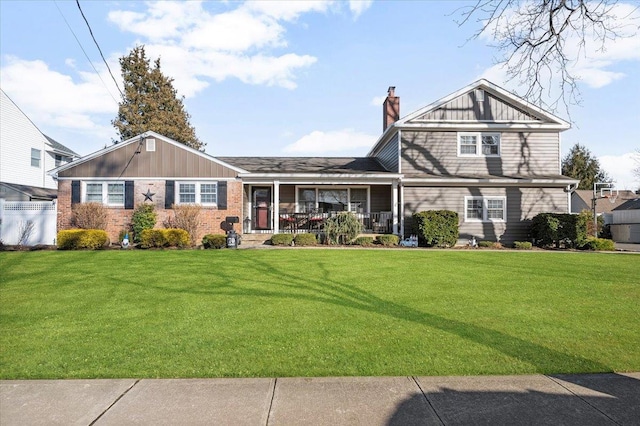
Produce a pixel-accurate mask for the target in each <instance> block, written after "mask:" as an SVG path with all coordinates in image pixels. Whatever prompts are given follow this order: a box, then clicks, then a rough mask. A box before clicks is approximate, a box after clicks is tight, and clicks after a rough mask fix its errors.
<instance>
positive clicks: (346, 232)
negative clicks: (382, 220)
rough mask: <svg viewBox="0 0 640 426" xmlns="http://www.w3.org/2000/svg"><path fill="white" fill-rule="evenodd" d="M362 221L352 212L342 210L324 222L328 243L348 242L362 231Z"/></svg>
mask: <svg viewBox="0 0 640 426" xmlns="http://www.w3.org/2000/svg"><path fill="white" fill-rule="evenodd" d="M362 228H363V226H362V223H360V221H359V220H358V218H357V217H356V216H355V215H354V214H353V213H350V212H340V213H338V214H337V215H335V216H332V217H330V218H328V219H327V220H326V221H325V224H324V232H325V242H326V244H348V243H350V242H351V241H353V240H354V239H355V238H356V237H357V236H358V234H360V233H361V232H362Z"/></svg>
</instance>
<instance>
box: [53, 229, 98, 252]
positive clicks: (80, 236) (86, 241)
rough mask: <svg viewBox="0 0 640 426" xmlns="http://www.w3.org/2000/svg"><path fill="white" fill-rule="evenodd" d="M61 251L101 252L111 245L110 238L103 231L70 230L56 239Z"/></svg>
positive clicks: (63, 232) (59, 234)
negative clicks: (82, 250)
mask: <svg viewBox="0 0 640 426" xmlns="http://www.w3.org/2000/svg"><path fill="white" fill-rule="evenodd" d="M56 241H57V242H58V248H59V249H61V250H78V249H90V250H99V249H102V248H104V247H106V246H107V245H109V237H108V236H107V233H106V232H105V231H103V230H102V229H68V230H64V231H60V232H58V236H57V238H56Z"/></svg>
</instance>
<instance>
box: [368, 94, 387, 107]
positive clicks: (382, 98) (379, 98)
mask: <svg viewBox="0 0 640 426" xmlns="http://www.w3.org/2000/svg"><path fill="white" fill-rule="evenodd" d="M386 99H387V97H386V96H375V97H374V98H373V99H371V105H373V106H377V107H379V106H381V105H382V104H383V103H384V101H385V100H386Z"/></svg>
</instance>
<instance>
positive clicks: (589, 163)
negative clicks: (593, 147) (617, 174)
mask: <svg viewBox="0 0 640 426" xmlns="http://www.w3.org/2000/svg"><path fill="white" fill-rule="evenodd" d="M562 174H563V175H565V176H568V177H571V178H574V179H580V184H579V185H578V189H593V184H594V183H596V182H611V178H610V177H609V175H607V172H605V171H604V170H602V169H601V168H600V162H599V161H598V159H597V158H596V157H594V156H593V154H591V151H589V150H588V149H587V148H586V147H585V146H583V145H580V144H575V145H574V146H573V148H571V151H569V153H568V154H567V155H566V157H564V158H563V159H562Z"/></svg>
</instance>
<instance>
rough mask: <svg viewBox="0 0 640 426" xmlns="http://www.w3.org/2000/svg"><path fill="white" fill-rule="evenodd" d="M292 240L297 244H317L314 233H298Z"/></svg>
mask: <svg viewBox="0 0 640 426" xmlns="http://www.w3.org/2000/svg"><path fill="white" fill-rule="evenodd" d="M293 242H294V244H295V245H297V246H315V245H316V244H318V239H317V238H316V234H309V233H306V234H298V235H296V237H295V238H294V239H293Z"/></svg>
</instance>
